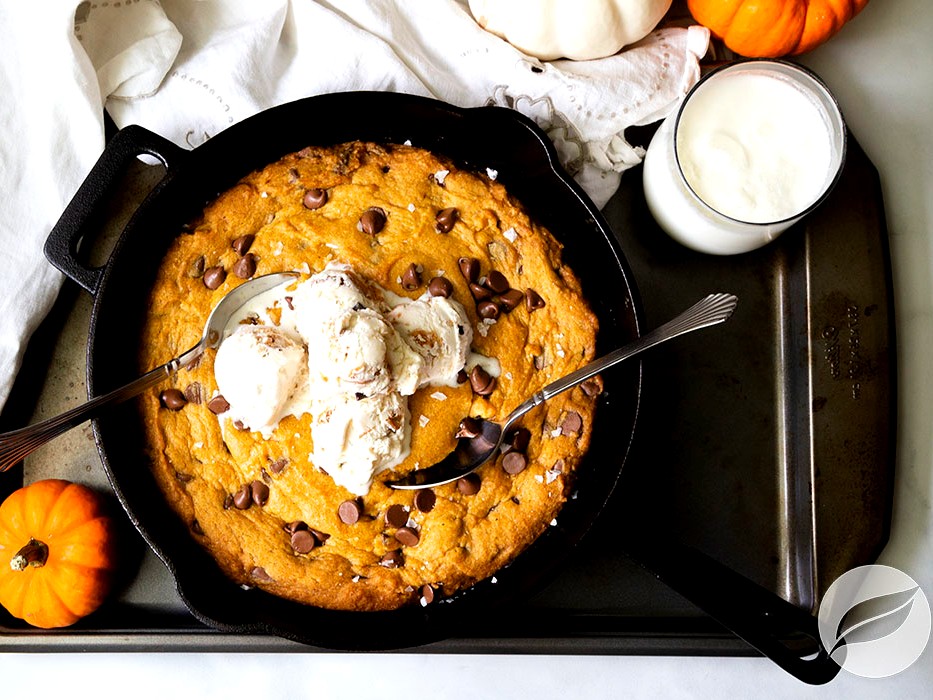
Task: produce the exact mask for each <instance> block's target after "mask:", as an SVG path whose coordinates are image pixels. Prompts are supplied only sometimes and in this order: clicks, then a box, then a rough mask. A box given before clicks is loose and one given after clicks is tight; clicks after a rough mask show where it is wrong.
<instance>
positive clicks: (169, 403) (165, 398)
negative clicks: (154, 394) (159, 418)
mask: <svg viewBox="0 0 933 700" xmlns="http://www.w3.org/2000/svg"><path fill="white" fill-rule="evenodd" d="M159 400H160V401H161V402H162V405H163V406H164V407H165V408H167V409H169V410H170V411H178V410H180V409H181V408H182V407H184V405H185V404H186V403H188V400H187V399H186V398H185V395H184V394H183V393H181V391H179V390H178V389H165V390H164V391H163V392H162V393H161V394H159Z"/></svg>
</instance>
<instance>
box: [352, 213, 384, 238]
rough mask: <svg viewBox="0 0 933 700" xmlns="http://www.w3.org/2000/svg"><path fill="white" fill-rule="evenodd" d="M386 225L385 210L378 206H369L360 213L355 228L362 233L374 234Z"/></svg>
mask: <svg viewBox="0 0 933 700" xmlns="http://www.w3.org/2000/svg"><path fill="white" fill-rule="evenodd" d="M385 225H386V213H385V210H384V209H382V208H380V207H370V208H369V209H367V210H366V211H364V212H363V213H362V215H361V216H360V220H359V222H357V224H356V228H357V229H358V230H360V231H362V232H363V233H368V234H369V235H370V236H374V235H376V234H377V233H379V232H380V231H381V230H382V229H383V228H385Z"/></svg>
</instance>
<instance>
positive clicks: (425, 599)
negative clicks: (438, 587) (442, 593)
mask: <svg viewBox="0 0 933 700" xmlns="http://www.w3.org/2000/svg"><path fill="white" fill-rule="evenodd" d="M433 602H434V589H433V588H432V587H431V584H429V583H426V584H424V585H423V586H422V587H421V604H422V605H430V604H431V603H433Z"/></svg>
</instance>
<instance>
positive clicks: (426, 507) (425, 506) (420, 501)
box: [415, 489, 437, 513]
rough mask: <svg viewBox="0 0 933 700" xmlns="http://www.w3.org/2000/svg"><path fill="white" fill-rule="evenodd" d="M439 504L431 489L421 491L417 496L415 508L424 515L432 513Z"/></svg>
mask: <svg viewBox="0 0 933 700" xmlns="http://www.w3.org/2000/svg"><path fill="white" fill-rule="evenodd" d="M436 504H437V494H435V493H434V491H433V490H431V489H421V490H420V491H418V492H417V493H416V494H415V508H417V509H418V510H419V511H421V512H422V513H430V512H431V511H432V510H434V506H435V505H436Z"/></svg>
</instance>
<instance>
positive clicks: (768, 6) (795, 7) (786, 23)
mask: <svg viewBox="0 0 933 700" xmlns="http://www.w3.org/2000/svg"><path fill="white" fill-rule="evenodd" d="M867 4H868V0H687V7H688V8H689V9H690V13H691V14H692V15H693V18H694V19H695V20H696V21H697V22H699V23H700V24H702V25H703V26H704V27H707V28H708V29H709V30H710V31H711V32H712V33H713V34H714V35H715V36H716V37H718V38H719V39H722V41H723V43H724V44H725V45H726V46H728V47H729V48H730V49H732V50H733V51H735V52H736V53H737V54H740V55H742V56H746V57H749V58H751V57H756V58H777V57H780V56H787V55H797V54H801V53H804V52H806V51H810V50H811V49H814V48H816V47H817V46H819V45H820V44H822V43H823V42H824V41H826V40H827V39H829V38H830V37H832V36H833V35H834V34H835V33H836V32H838V31H839V30H840V29H842V25H844V24H845V23H846V22H848V21H849V20H850V19H852V18H853V17H855V15H857V14H858V13H859V12H860V11H861V9H862V8H863V7H865V5H867Z"/></svg>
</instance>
